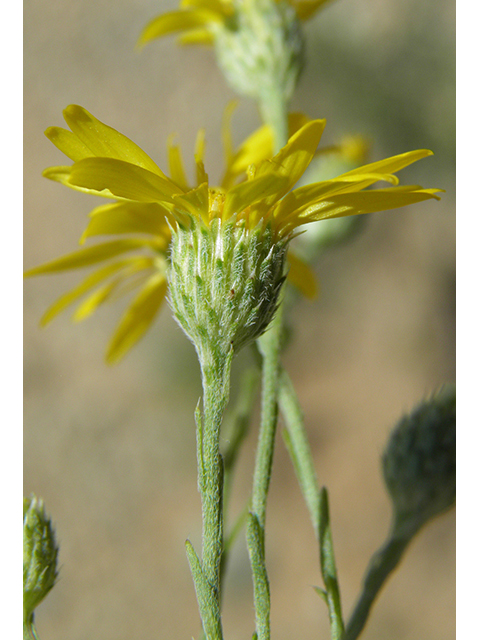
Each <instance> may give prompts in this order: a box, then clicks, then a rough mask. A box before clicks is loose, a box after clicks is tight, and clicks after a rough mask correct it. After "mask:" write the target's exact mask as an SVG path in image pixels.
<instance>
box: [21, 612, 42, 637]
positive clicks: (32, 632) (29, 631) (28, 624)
mask: <svg viewBox="0 0 480 640" xmlns="http://www.w3.org/2000/svg"><path fill="white" fill-rule="evenodd" d="M23 640H39V638H38V635H37V632H36V629H35V625H34V624H33V613H32V614H31V616H30V620H25V619H24V621H23Z"/></svg>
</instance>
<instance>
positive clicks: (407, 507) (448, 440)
mask: <svg viewBox="0 0 480 640" xmlns="http://www.w3.org/2000/svg"><path fill="white" fill-rule="evenodd" d="M455 408H456V396H455V388H454V387H445V388H442V389H441V390H440V392H439V393H437V394H436V395H434V396H433V397H432V398H431V399H430V400H426V401H425V402H423V403H422V404H420V405H419V406H418V407H417V408H416V409H415V410H414V411H413V412H412V413H411V414H410V415H407V416H405V417H403V418H402V419H401V420H400V422H399V424H398V425H397V427H396V428H395V430H394V431H393V433H392V435H391V436H390V440H389V442H388V444H387V448H386V450H385V453H384V455H383V473H384V478H385V482H386V484H387V488H388V491H389V493H390V496H391V498H392V501H393V506H394V512H395V520H394V529H395V532H396V533H397V534H402V535H403V534H405V535H413V533H415V532H416V531H417V530H418V529H419V528H420V527H421V526H422V525H423V524H424V523H425V522H426V521H427V520H429V519H430V518H432V517H434V516H435V515H437V514H439V513H441V512H442V511H445V510H446V509H448V508H449V507H451V506H452V505H453V504H454V502H455V491H456V479H455V469H456V465H455V427H456V415H455Z"/></svg>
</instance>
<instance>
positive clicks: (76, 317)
mask: <svg viewBox="0 0 480 640" xmlns="http://www.w3.org/2000/svg"><path fill="white" fill-rule="evenodd" d="M121 280H122V278H121V277H118V278H115V279H114V280H112V281H111V282H107V283H106V284H104V285H103V286H101V287H99V288H98V289H97V290H96V291H94V292H93V293H92V294H91V295H89V296H88V298H86V299H85V300H83V302H81V303H80V304H79V305H78V307H77V308H76V309H75V313H74V314H73V316H72V320H73V322H82V320H86V319H87V318H88V317H90V316H91V315H92V313H93V312H94V311H96V310H97V309H98V307H99V306H100V305H102V304H103V303H104V302H106V301H107V300H108V299H109V298H110V297H111V296H112V294H113V292H114V291H115V289H116V288H117V287H118V285H119V284H120V282H121Z"/></svg>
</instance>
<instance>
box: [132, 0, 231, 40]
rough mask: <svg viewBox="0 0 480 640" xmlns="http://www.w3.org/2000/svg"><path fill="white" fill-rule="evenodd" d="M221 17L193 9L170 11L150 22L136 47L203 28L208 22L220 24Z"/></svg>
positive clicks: (214, 13)
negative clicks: (177, 33) (174, 34)
mask: <svg viewBox="0 0 480 640" xmlns="http://www.w3.org/2000/svg"><path fill="white" fill-rule="evenodd" d="M223 19H224V18H223V15H221V14H219V13H217V12H215V11H209V10H208V9H194V10H193V11H170V12H168V13H163V14H162V15H159V16H157V17H156V18H154V19H153V20H151V21H150V22H149V23H148V24H147V26H146V27H145V29H144V30H143V31H142V33H141V35H140V38H139V39H138V46H139V47H142V46H143V45H145V44H147V42H151V41H152V40H155V39H156V38H160V37H162V36H166V35H168V34H170V33H175V32H177V31H188V30H189V29H197V28H198V27H204V26H205V25H208V24H209V23H210V22H222V21H223Z"/></svg>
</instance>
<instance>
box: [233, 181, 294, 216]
mask: <svg viewBox="0 0 480 640" xmlns="http://www.w3.org/2000/svg"><path fill="white" fill-rule="evenodd" d="M286 184H288V176H285V175H278V174H277V173H264V174H263V175H261V176H257V177H255V178H253V179H252V180H248V181H247V182H242V183H241V184H238V185H237V186H236V187H233V188H232V189H230V190H229V191H228V193H227V195H226V198H225V205H224V208H223V216H222V217H223V219H224V220H228V218H230V217H231V216H232V215H234V214H235V213H240V212H241V211H243V210H244V209H246V208H247V207H248V206H250V205H252V204H255V203H256V202H258V201H259V200H266V201H267V200H268V199H270V198H274V199H275V200H276V199H278V198H277V197H276V194H278V193H281V192H282V191H283V190H284V189H285V185H286Z"/></svg>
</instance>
